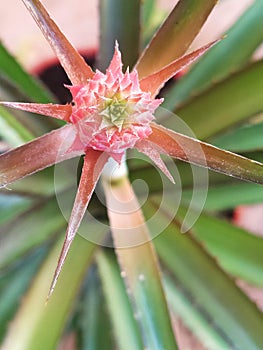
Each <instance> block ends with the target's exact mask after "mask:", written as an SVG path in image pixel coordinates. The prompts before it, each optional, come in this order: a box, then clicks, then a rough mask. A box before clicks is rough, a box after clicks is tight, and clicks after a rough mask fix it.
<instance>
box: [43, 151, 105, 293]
mask: <svg viewBox="0 0 263 350" xmlns="http://www.w3.org/2000/svg"><path fill="white" fill-rule="evenodd" d="M108 158H109V156H108V155H107V154H106V153H103V152H98V151H94V150H92V149H88V151H87V152H86V155H85V159H84V165H83V168H82V174H81V179H80V183H79V187H78V192H77V195H76V198H75V202H74V205H73V209H72V212H71V216H70V219H69V224H68V229H67V233H66V238H65V241H64V244H63V248H62V251H61V254H60V257H59V260H58V264H57V267H56V271H55V274H54V277H53V281H52V284H51V287H50V291H49V294H48V299H49V297H50V296H51V294H52V293H53V291H54V288H55V286H56V283H57V280H58V277H59V275H60V272H61V269H62V267H63V265H64V262H65V259H66V257H67V255H68V252H69V248H70V246H71V244H72V242H73V239H74V237H75V235H76V233H77V230H78V228H79V226H80V223H81V220H82V218H83V216H84V214H85V211H86V209H87V206H88V203H89V201H90V198H91V196H92V193H93V191H94V189H95V186H96V184H97V182H98V179H99V176H100V174H101V172H102V169H103V167H104V165H105V163H106V162H107V160H108Z"/></svg>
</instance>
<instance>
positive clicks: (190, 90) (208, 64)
mask: <svg viewBox="0 0 263 350" xmlns="http://www.w3.org/2000/svg"><path fill="white" fill-rule="evenodd" d="M262 16H263V3H262V1H261V0H256V1H254V2H253V4H252V6H251V7H250V8H249V9H248V10H246V11H245V12H244V14H243V15H242V16H241V17H240V18H239V19H238V20H237V22H236V23H235V24H234V25H233V27H232V28H231V29H230V30H229V31H228V32H227V34H226V37H225V38H224V39H223V40H222V41H221V42H220V43H219V44H218V45H216V46H215V47H213V48H212V49H211V50H209V52H208V53H207V54H206V55H205V56H204V57H202V58H201V59H200V60H199V61H198V62H197V63H196V64H195V65H194V66H193V68H192V69H191V70H190V72H189V73H188V74H186V75H185V76H184V77H182V78H181V79H180V80H179V81H178V82H177V84H176V86H174V88H173V89H172V90H171V91H170V92H169V93H168V94H167V96H166V99H165V103H164V107H165V108H168V109H174V108H178V107H179V105H180V104H181V103H182V102H185V101H186V100H187V99H188V98H190V97H191V96H192V95H193V94H197V93H200V91H201V90H203V89H204V88H208V87H209V86H211V85H212V84H214V82H215V81H218V80H221V79H222V78H224V77H226V76H227V75H228V74H230V73H232V72H233V71H236V70H238V69H239V68H241V67H242V66H243V65H244V64H245V63H246V62H247V61H248V59H249V58H250V57H251V55H252V53H253V52H254V51H255V49H256V48H257V47H258V46H259V45H260V44H261V42H262V40H263V26H262ZM217 105H218V106H219V107H220V104H217Z"/></svg>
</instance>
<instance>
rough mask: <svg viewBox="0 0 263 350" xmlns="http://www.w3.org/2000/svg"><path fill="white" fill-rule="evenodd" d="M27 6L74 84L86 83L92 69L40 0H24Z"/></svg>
mask: <svg viewBox="0 0 263 350" xmlns="http://www.w3.org/2000/svg"><path fill="white" fill-rule="evenodd" d="M23 3H24V4H25V6H26V8H27V9H28V11H29V12H30V14H31V15H32V17H33V18H34V20H35V21H36V23H37V25H38V26H39V28H40V29H41V31H42V33H43V35H44V36H45V38H46V40H47V41H48V42H49V45H50V46H51V48H52V49H53V51H54V52H55V54H56V55H57V57H58V59H59V61H60V63H61V65H62V67H63V68H64V69H65V71H66V73H67V75H68V77H69V79H70V80H71V82H72V84H74V85H77V84H85V83H86V81H87V79H90V78H92V77H93V74H94V73H93V71H92V69H91V68H90V67H89V66H88V65H87V64H86V62H85V61H84V59H83V58H82V57H81V56H80V54H79V53H78V52H77V50H76V49H75V48H74V47H73V46H72V45H71V43H70V42H69V41H68V40H67V38H66V37H65V36H64V34H63V33H62V32H61V31H60V29H59V27H58V26H57V25H56V23H55V22H54V21H53V20H52V19H51V18H50V16H49V14H48V13H47V11H46V9H45V8H44V6H43V5H42V4H41V2H40V1H39V0H23Z"/></svg>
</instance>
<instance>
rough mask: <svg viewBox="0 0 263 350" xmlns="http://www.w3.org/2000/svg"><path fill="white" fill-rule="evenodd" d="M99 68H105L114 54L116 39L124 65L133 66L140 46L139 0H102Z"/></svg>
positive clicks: (100, 8) (100, 9)
mask: <svg viewBox="0 0 263 350" xmlns="http://www.w3.org/2000/svg"><path fill="white" fill-rule="evenodd" d="M99 4H100V5H99V6H100V7H99V11H100V33H101V35H100V50H99V52H100V54H99V68H100V69H102V70H105V69H106V68H107V67H108V65H109V63H110V60H111V58H112V56H113V52H114V45H115V41H116V40H117V41H118V42H119V45H120V51H121V53H122V58H123V63H124V67H125V68H127V66H129V67H130V68H132V67H133V66H134V64H135V62H136V60H137V58H138V54H139V47H140V8H141V3H140V1H139V0H133V1H130V0H100V2H99Z"/></svg>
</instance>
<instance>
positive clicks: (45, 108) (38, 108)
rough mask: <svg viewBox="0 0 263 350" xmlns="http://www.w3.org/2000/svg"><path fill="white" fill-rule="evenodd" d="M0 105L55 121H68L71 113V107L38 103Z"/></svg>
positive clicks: (2, 103) (7, 103)
mask: <svg viewBox="0 0 263 350" xmlns="http://www.w3.org/2000/svg"><path fill="white" fill-rule="evenodd" d="M0 105H2V106H5V107H10V108H15V109H20V110H22V111H27V112H32V113H37V114H42V115H46V116H48V117H53V118H57V119H63V120H65V121H68V119H69V117H70V115H71V113H72V107H71V105H68V104H67V105H58V104H52V103H49V104H40V103H20V102H0Z"/></svg>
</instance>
